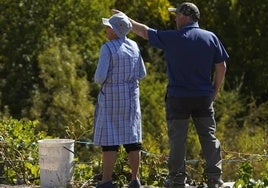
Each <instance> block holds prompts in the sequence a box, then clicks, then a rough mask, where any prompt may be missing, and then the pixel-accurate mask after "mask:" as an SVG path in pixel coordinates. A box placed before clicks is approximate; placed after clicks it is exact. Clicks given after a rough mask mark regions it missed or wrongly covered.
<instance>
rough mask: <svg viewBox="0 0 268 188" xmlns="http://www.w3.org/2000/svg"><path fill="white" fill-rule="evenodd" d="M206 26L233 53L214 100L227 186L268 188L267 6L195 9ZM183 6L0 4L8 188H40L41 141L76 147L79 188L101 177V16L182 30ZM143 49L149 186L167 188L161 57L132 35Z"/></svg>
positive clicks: (194, 177) (129, 1)
mask: <svg viewBox="0 0 268 188" xmlns="http://www.w3.org/2000/svg"><path fill="white" fill-rule="evenodd" d="M193 2H194V3H196V4H197V5H198V7H199V9H200V12H201V20H200V23H199V24H200V27H202V28H206V29H209V30H212V31H213V32H215V33H216V34H217V35H218V36H219V38H220V39H221V40H222V42H223V44H224V46H226V48H227V51H228V53H229V55H230V60H228V62H227V67H228V70H227V75H226V79H225V83H224V87H223V88H222V91H221V92H220V95H219V96H218V98H217V100H216V101H215V109H216V120H217V136H218V138H219V139H220V141H221V143H222V154H223V158H224V161H223V169H224V174H223V179H224V180H226V181H236V180H237V183H236V185H237V186H243V187H258V186H259V187H262V186H267V173H268V172H267V169H268V168H267V163H268V162H267V161H268V158H267V148H268V143H267V138H268V131H267V127H268V111H267V109H268V101H267V96H268V95H267V91H268V85H267V83H268V82H267V81H266V80H267V76H268V74H267V72H268V71H267V69H268V64H267V63H266V62H267V57H268V56H267V48H268V47H267V40H268V38H267V37H266V34H265V33H266V31H267V27H268V26H267V24H266V23H267V18H268V16H267V12H268V11H266V10H267V7H268V1H267V0H263V1H256V2H255V1H250V0H244V1H239V0H228V1H226V0H217V1H213V0H207V1H197V0H196V1H193ZM177 3H179V2H177V1H175V0H169V1H168V0H148V1H142V0H135V1H134V0H118V1H115V0H102V1H98V0H84V1H82V0H59V1H51V0H48V1H35V0H18V1H13V0H1V2H0V25H1V32H0V43H1V45H0V136H1V141H0V154H1V155H0V169H1V171H0V177H4V179H0V181H2V182H3V181H4V182H5V183H10V184H19V183H27V184H38V182H39V174H38V173H39V166H38V152H37V147H38V146H37V141H38V140H39V139H42V138H71V139H74V140H76V144H75V149H76V156H75V161H76V167H75V172H74V182H75V183H76V184H79V185H81V184H84V183H87V181H88V183H89V184H92V183H94V182H96V181H98V179H99V178H100V174H101V161H100V154H101V152H100V148H97V147H94V146H93V145H92V144H91V143H90V140H91V138H92V132H93V121H94V119H93V115H94V104H95V102H96V96H97V93H98V90H99V86H98V85H96V84H94V83H93V75H94V72H95V69H96V65H97V61H98V55H99V49H100V46H101V45H102V44H103V43H104V42H105V35H104V27H103V26H102V24H101V18H102V17H109V16H110V15H111V11H110V10H111V8H117V9H119V10H122V11H125V12H126V13H127V14H128V15H129V16H130V17H133V18H135V19H136V20H138V21H141V22H144V23H145V24H147V25H149V26H151V27H153V28H157V29H174V28H175V24H174V22H173V19H174V18H173V15H172V14H169V13H168V12H167V7H170V6H176V4H177ZM129 37H130V38H132V39H134V40H136V41H137V42H138V44H139V46H140V49H141V52H142V55H143V58H144V60H145V62H146V67H147V71H148V75H147V77H146V78H145V79H143V80H142V81H141V83H140V88H141V90H140V91H141V94H140V98H141V109H142V118H143V147H144V148H143V149H144V152H143V158H142V166H141V176H142V181H143V184H148V185H155V186H162V185H163V180H164V178H165V176H166V175H167V169H166V166H167V165H166V159H167V157H168V152H169V151H168V138H167V134H166V123H165V109H164V97H165V88H166V84H167V78H166V74H165V72H166V67H165V59H164V56H163V52H162V51H159V50H157V49H154V48H151V47H149V44H148V42H147V41H145V40H143V39H141V38H139V37H137V36H135V35H133V34H132V33H130V34H129ZM187 145H188V148H187V154H188V155H187V156H188V158H187V172H188V174H189V177H190V178H191V182H189V183H192V184H194V183H197V182H202V181H203V177H202V173H203V172H202V166H203V165H204V161H203V159H202V155H201V151H200V145H199V142H198V137H197V134H196V132H195V129H194V128H193V126H190V129H189V135H188V138H187ZM115 169H116V170H115V179H116V181H117V182H118V184H119V185H123V184H124V183H126V182H127V181H128V176H129V169H128V162H127V160H126V156H125V153H124V152H123V151H120V152H119V157H118V163H117V164H116V168H115Z"/></svg>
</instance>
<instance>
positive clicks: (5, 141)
mask: <svg viewBox="0 0 268 188" xmlns="http://www.w3.org/2000/svg"><path fill="white" fill-rule="evenodd" d="M37 125H38V121H29V120H15V119H12V118H10V119H4V120H1V121H0V136H1V142H0V143H1V144H0V162H2V164H3V168H4V169H3V174H2V176H3V177H4V180H3V181H4V183H8V184H23V183H27V184H28V183H34V182H35V181H36V180H37V179H39V166H38V144H37V141H38V140H40V139H42V138H45V136H46V134H45V133H44V132H38V133H36V132H35V127H36V126H37Z"/></svg>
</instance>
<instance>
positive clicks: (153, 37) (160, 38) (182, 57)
mask: <svg viewBox="0 0 268 188" xmlns="http://www.w3.org/2000/svg"><path fill="white" fill-rule="evenodd" d="M148 38H149V43H150V45H151V46H153V47H156V48H160V49H162V50H163V51H164V54H165V58H166V62H167V74H168V79H169V83H168V86H167V93H168V94H169V95H171V96H175V97H189V96H211V95H212V94H213V83H212V69H213V66H215V64H216V63H221V62H223V61H225V60H226V59H227V58H228V57H229V56H228V54H227V52H226V50H225V49H224V46H223V45H222V43H221V42H220V40H219V39H218V38H217V36H216V35H215V34H214V33H212V32H210V31H207V30H204V29H200V28H199V25H198V23H197V22H196V23H192V24H190V25H187V26H185V27H184V28H182V29H180V30H165V31H162V30H154V29H152V28H150V29H149V30H148Z"/></svg>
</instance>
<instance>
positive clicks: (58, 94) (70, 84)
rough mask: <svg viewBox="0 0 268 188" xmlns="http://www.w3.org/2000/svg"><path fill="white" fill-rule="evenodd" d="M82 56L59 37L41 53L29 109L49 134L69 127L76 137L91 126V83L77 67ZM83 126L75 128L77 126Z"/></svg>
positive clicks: (58, 132)
mask: <svg viewBox="0 0 268 188" xmlns="http://www.w3.org/2000/svg"><path fill="white" fill-rule="evenodd" d="M82 63H83V62H82V58H81V57H80V55H79V54H78V52H77V49H76V47H75V46H73V47H70V48H68V46H67V45H66V44H65V43H64V42H61V41H60V40H57V39H56V40H55V41H52V42H51V44H50V45H49V46H48V47H47V49H45V50H44V52H42V53H41V54H40V55H39V57H38V65H39V67H40V75H39V77H40V80H41V81H42V82H41V83H40V84H39V85H37V86H36V90H35V91H34V96H33V106H32V108H31V110H30V114H29V115H30V117H31V118H32V119H40V120H41V123H42V125H43V126H47V127H43V128H42V129H41V130H48V133H49V134H50V135H54V136H58V137H64V136H66V133H65V130H66V127H69V128H70V129H71V131H69V134H72V135H71V136H73V137H74V138H75V139H78V138H79V137H80V136H82V135H83V134H85V132H80V133H79V131H78V130H80V131H86V129H87V130H90V129H91V130H92V122H93V111H94V109H93V105H92V103H91V102H90V97H89V95H88V94H89V87H88V82H87V79H86V77H85V76H80V75H79V74H78V72H77V68H78V67H79V66H80V65H81V64H82ZM76 126H77V127H81V128H83V127H84V128H83V129H77V130H75V129H74V128H75V127H76Z"/></svg>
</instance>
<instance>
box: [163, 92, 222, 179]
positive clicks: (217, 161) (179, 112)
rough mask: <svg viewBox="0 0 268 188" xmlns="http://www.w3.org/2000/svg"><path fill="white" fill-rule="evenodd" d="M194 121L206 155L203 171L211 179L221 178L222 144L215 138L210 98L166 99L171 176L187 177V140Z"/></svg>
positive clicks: (214, 123)
mask: <svg viewBox="0 0 268 188" xmlns="http://www.w3.org/2000/svg"><path fill="white" fill-rule="evenodd" d="M190 118H192V120H193V123H194V125H195V128H196V131H197V133H198V136H199V141H200V144H201V147H202V151H203V156H204V159H205V161H206V167H205V169H204V172H205V175H206V176H207V178H208V179H219V178H220V176H221V174H222V158H221V149H220V142H219V140H218V139H217V138H216V136H215V131H216V122H215V119H214V108H213V100H212V99H211V97H171V96H167V98H166V120H167V126H168V136H169V144H170V155H169V161H168V168H169V175H170V176H171V177H172V176H173V177H174V176H176V175H178V174H180V175H181V174H184V175H185V178H186V169H185V160H186V138H187V132H188V126H189V119H190Z"/></svg>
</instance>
